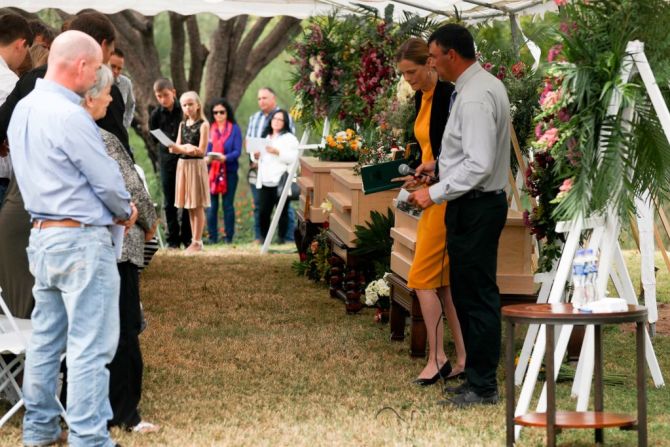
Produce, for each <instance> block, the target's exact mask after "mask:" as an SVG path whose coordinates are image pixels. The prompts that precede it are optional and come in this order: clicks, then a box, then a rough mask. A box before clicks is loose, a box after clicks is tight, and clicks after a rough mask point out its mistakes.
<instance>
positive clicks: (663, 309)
mask: <svg viewBox="0 0 670 447" xmlns="http://www.w3.org/2000/svg"><path fill="white" fill-rule="evenodd" d="M621 327H622V329H623V330H625V331H629V332H634V331H635V325H634V324H624V325H621ZM656 335H670V305H669V304H667V303H660V304H658V321H656Z"/></svg>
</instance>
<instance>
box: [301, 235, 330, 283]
mask: <svg viewBox="0 0 670 447" xmlns="http://www.w3.org/2000/svg"><path fill="white" fill-rule="evenodd" d="M327 230H328V229H327V227H326V228H322V229H321V230H320V231H319V233H318V234H317V235H316V236H315V237H314V240H312V242H311V243H310V245H309V249H308V250H307V252H306V253H300V260H299V261H295V262H293V265H292V268H293V271H294V272H295V273H296V274H297V275H298V276H306V277H307V278H309V279H311V280H312V281H315V282H322V281H326V280H327V279H328V278H329V276H330V269H331V267H330V264H329V263H328V258H330V256H331V255H332V250H331V248H330V244H329V243H328V235H327V233H326V232H327Z"/></svg>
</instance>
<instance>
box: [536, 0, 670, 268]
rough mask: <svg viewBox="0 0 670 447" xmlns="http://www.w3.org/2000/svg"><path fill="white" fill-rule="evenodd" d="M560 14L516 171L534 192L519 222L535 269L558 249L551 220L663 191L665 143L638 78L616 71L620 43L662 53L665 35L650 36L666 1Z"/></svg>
mask: <svg viewBox="0 0 670 447" xmlns="http://www.w3.org/2000/svg"><path fill="white" fill-rule="evenodd" d="M560 17H561V20H562V22H561V24H560V26H559V28H560V37H561V39H562V43H561V44H560V45H557V46H556V47H555V48H553V49H552V50H551V51H550V60H551V59H556V60H555V61H554V64H553V65H552V66H550V68H549V69H548V70H547V73H548V78H547V79H546V80H545V89H544V91H543V92H542V94H541V96H540V105H541V111H540V113H539V114H538V115H537V117H536V121H535V122H536V125H537V127H536V135H537V139H536V141H534V142H533V143H532V145H533V147H534V148H535V149H536V154H535V159H534V160H533V162H532V163H531V164H530V169H529V171H528V172H527V175H526V187H527V190H528V191H529V192H530V193H531V195H533V196H535V197H537V199H538V206H537V207H535V208H534V209H533V210H532V213H531V215H530V216H529V219H528V220H529V222H530V224H531V226H532V231H533V233H535V235H536V237H537V238H538V239H541V240H542V241H543V243H544V244H543V247H542V251H541V260H540V265H541V267H542V269H544V270H546V269H548V268H550V267H551V264H552V262H553V260H554V259H556V258H557V257H558V256H559V255H560V245H561V244H560V240H559V238H558V236H557V235H556V233H555V232H554V229H555V225H556V222H557V221H558V220H569V219H572V218H575V217H578V216H588V215H593V214H599V213H605V212H610V211H612V212H617V213H619V214H620V215H621V216H628V215H629V214H631V213H634V212H635V198H636V197H639V196H642V195H644V194H645V193H646V192H649V193H650V194H651V196H652V197H653V198H656V199H661V200H662V199H663V198H665V197H667V196H668V193H669V191H670V186H669V185H670V183H669V180H670V145H669V144H668V141H667V139H666V137H665V135H664V134H663V133H662V128H661V125H660V123H659V121H658V117H657V116H656V113H655V111H654V110H653V109H652V107H651V105H650V102H649V98H648V97H647V92H646V89H645V88H644V86H643V84H642V82H641V80H640V79H639V78H638V77H635V78H633V79H632V80H630V81H629V82H625V81H624V79H622V77H621V72H622V67H623V62H624V59H625V56H626V47H627V45H628V42H629V41H633V40H636V39H639V40H642V41H645V42H650V45H647V47H646V54H647V56H648V58H649V60H650V61H661V60H663V57H665V58H667V53H666V54H663V55H662V56H663V57H660V55H659V53H658V52H657V51H658V50H659V49H662V50H663V51H667V49H668V48H669V45H668V43H667V42H665V41H667V38H664V39H663V43H661V44H660V45H656V42H654V40H653V39H656V38H660V36H661V35H662V33H661V32H660V31H659V28H660V27H661V26H662V25H661V24H662V23H667V22H663V18H665V19H666V20H668V19H670V6H668V4H667V3H666V2H664V1H661V0H652V1H650V2H644V4H643V2H636V1H633V0H624V1H615V0H602V1H599V2H589V3H584V2H571V3H568V4H567V5H566V6H564V7H562V8H561V9H560ZM647 39H651V40H647ZM660 67H661V70H660V71H655V75H656V78H657V81H658V84H659V85H661V86H663V88H664V89H665V90H666V92H665V93H666V95H667V87H666V85H667V80H668V76H667V70H666V69H665V68H666V67H667V63H665V64H664V63H661V65H660ZM652 69H655V67H654V66H653V65H652ZM613 101H616V102H613ZM613 103H616V104H617V107H616V108H615V109H613V110H611V109H610V105H611V104H613ZM538 157H539V158H538Z"/></svg>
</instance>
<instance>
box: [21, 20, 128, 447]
mask: <svg viewBox="0 0 670 447" xmlns="http://www.w3.org/2000/svg"><path fill="white" fill-rule="evenodd" d="M101 64H102V50H101V48H100V45H99V44H98V43H97V42H96V41H95V40H94V39H93V38H91V37H90V36H88V35H86V34H84V33H82V32H79V31H67V32H65V33H63V34H61V35H60V36H59V37H57V38H56V39H55V40H54V42H53V45H52V48H51V53H50V55H49V68H48V70H47V73H46V76H45V78H44V79H39V80H37V84H36V86H35V90H33V92H32V93H30V94H29V95H28V96H26V97H25V98H24V99H23V100H21V101H20V102H19V104H18V105H17V107H16V109H15V110H14V113H13V115H12V119H11V121H10V124H9V129H8V139H9V143H10V145H11V147H12V154H13V155H14V157H13V165H14V171H15V175H16V180H17V183H18V185H19V189H20V190H21V194H22V196H23V199H24V203H25V207H26V209H27V210H28V212H29V213H30V216H31V218H32V221H33V229H32V230H31V235H30V242H29V246H28V248H27V251H28V258H29V261H30V269H31V271H32V272H33V274H34V275H35V286H34V288H33V294H34V297H35V309H34V310H33V313H32V322H33V335H32V337H31V339H30V342H29V344H28V348H27V352H26V367H25V372H24V379H23V392H24V400H25V406H26V413H25V416H24V421H23V442H24V443H25V444H26V445H47V444H49V443H52V442H55V441H58V440H61V429H60V426H59V414H60V407H59V406H58V403H57V401H56V399H55V398H54V396H55V395H56V383H57V376H58V372H59V367H60V356H61V354H62V353H63V352H65V351H67V357H68V367H69V370H68V392H67V411H68V423H69V426H70V435H69V440H68V441H69V444H70V445H72V446H75V447H79V446H103V447H108V446H113V445H114V443H113V442H112V441H111V440H110V438H109V432H108V430H107V420H108V419H110V418H111V417H112V411H111V407H110V404H109V398H108V392H109V372H108V371H107V369H106V368H105V365H106V364H107V363H109V362H111V360H112V358H113V356H114V352H115V350H116V345H117V343H118V339H119V314H118V306H119V303H118V299H119V275H118V271H117V268H116V255H115V250H114V248H113V246H112V238H111V233H110V230H109V226H110V225H112V224H114V223H116V224H121V225H124V226H126V228H129V227H130V226H132V225H133V224H134V222H135V220H136V219H137V210H136V209H135V207H134V205H133V204H132V203H131V202H130V195H129V194H128V192H127V191H126V190H125V185H124V182H123V178H122V177H121V173H120V172H119V168H118V164H117V163H116V162H115V161H114V160H112V159H111V158H109V157H108V156H107V154H106V152H105V146H104V143H103V141H102V138H101V136H100V133H99V131H98V128H97V126H96V125H95V123H94V122H93V120H92V119H91V117H90V115H88V114H87V113H86V112H85V111H84V109H83V108H82V107H81V106H80V102H81V96H80V95H81V94H83V93H84V92H86V91H87V90H88V89H89V88H90V87H91V86H92V85H93V84H94V82H95V79H96V72H97V69H98V68H99V67H100V65H101Z"/></svg>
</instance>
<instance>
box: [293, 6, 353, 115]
mask: <svg viewBox="0 0 670 447" xmlns="http://www.w3.org/2000/svg"><path fill="white" fill-rule="evenodd" d="M354 32H355V28H354V27H353V26H352V24H350V23H349V22H346V21H342V20H340V19H338V18H336V17H335V16H334V15H331V16H328V17H312V18H311V19H310V20H309V24H308V26H307V27H305V29H304V31H303V34H302V38H301V39H300V40H299V41H298V42H297V43H296V44H294V45H293V46H292V47H290V51H291V53H292V56H293V57H292V58H291V59H290V60H289V63H290V64H291V65H293V66H294V70H293V72H292V79H291V82H292V84H293V92H294V93H295V104H294V106H293V107H292V108H291V115H292V116H293V118H294V119H296V120H299V121H301V122H302V123H303V124H305V125H306V126H308V127H314V126H315V125H316V124H317V123H318V122H320V121H322V120H323V119H324V118H326V117H328V116H331V115H332V114H333V113H334V104H333V102H332V98H333V97H335V96H337V94H338V91H339V89H340V88H341V83H342V81H343V79H342V77H343V75H344V68H343V67H344V65H345V64H346V61H347V59H349V57H350V55H351V53H352V52H351V50H352V48H353V47H350V42H351V39H352V37H353V33H354Z"/></svg>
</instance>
